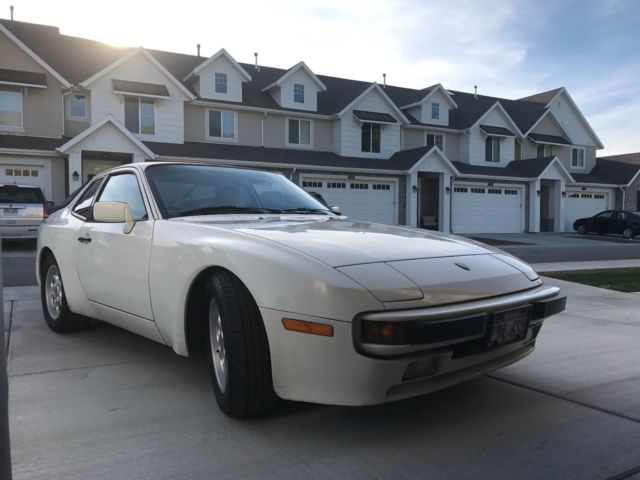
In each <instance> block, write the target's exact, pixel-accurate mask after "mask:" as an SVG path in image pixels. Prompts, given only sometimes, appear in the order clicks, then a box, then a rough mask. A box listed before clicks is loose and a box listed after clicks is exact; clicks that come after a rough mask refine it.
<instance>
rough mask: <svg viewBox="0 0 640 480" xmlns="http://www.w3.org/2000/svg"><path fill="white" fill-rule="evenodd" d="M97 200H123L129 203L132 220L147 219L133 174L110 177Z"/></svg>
mask: <svg viewBox="0 0 640 480" xmlns="http://www.w3.org/2000/svg"><path fill="white" fill-rule="evenodd" d="M98 201H100V202H125V203H127V204H129V208H131V213H132V214H133V219H134V220H136V221H137V220H146V219H147V210H146V208H145V206H144V201H143V200H142V194H141V193H140V187H139V186H138V180H137V179H136V177H135V175H132V174H124V175H114V176H113V177H110V178H109V180H107V184H106V185H105V187H104V190H102V193H101V194H100V198H99V199H98Z"/></svg>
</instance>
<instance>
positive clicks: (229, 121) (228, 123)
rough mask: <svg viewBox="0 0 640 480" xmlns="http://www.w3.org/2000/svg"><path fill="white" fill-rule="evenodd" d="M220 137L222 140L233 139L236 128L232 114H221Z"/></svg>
mask: <svg viewBox="0 0 640 480" xmlns="http://www.w3.org/2000/svg"><path fill="white" fill-rule="evenodd" d="M222 136H223V137H224V138H235V136H236V126H235V116H234V114H233V112H222Z"/></svg>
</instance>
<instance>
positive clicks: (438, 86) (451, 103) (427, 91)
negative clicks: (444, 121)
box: [400, 83, 458, 110]
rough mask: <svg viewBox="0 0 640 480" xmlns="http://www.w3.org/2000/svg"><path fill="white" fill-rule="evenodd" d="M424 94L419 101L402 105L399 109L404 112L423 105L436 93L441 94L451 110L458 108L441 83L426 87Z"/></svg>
mask: <svg viewBox="0 0 640 480" xmlns="http://www.w3.org/2000/svg"><path fill="white" fill-rule="evenodd" d="M424 92H425V95H424V97H422V98H421V99H420V100H418V101H415V102H413V103H409V104H407V105H402V106H401V107H400V108H402V109H403V110H404V109H405V108H411V107H414V106H416V105H420V104H422V103H425V102H426V101H427V100H428V99H429V97H431V96H432V95H435V93H436V92H441V93H442V94H443V96H444V97H445V98H446V100H447V102H448V103H449V107H451V108H457V107H458V104H457V103H456V102H455V101H454V100H453V98H452V97H451V94H450V93H449V92H448V91H447V89H446V88H444V87H443V86H442V84H441V83H437V84H435V85H432V86H430V87H427V89H425V90H424Z"/></svg>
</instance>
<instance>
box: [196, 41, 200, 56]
mask: <svg viewBox="0 0 640 480" xmlns="http://www.w3.org/2000/svg"><path fill="white" fill-rule="evenodd" d="M196 48H197V49H198V56H200V44H199V43H198V44H197V45H196Z"/></svg>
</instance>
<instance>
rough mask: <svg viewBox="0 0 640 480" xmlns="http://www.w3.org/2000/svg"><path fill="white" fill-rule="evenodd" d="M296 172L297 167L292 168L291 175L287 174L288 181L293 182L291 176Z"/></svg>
mask: <svg viewBox="0 0 640 480" xmlns="http://www.w3.org/2000/svg"><path fill="white" fill-rule="evenodd" d="M297 170H298V168H297V167H293V170H291V173H290V174H289V180H291V181H292V182H293V176H294V175H295V173H296V171H297Z"/></svg>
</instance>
